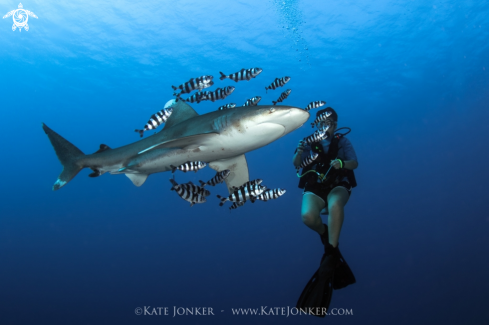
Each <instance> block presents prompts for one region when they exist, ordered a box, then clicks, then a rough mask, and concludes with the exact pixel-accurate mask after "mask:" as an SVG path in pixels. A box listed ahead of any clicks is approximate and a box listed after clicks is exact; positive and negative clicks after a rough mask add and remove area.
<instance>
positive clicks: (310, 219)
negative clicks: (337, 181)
mask: <svg viewBox="0 0 489 325" xmlns="http://www.w3.org/2000/svg"><path fill="white" fill-rule="evenodd" d="M325 206H326V203H325V202H324V200H323V199H321V198H320V197H319V196H317V195H315V194H313V193H311V192H306V193H304V195H303V196H302V208H301V215H302V222H304V224H305V225H306V226H308V227H309V228H311V229H312V230H314V231H316V232H317V233H318V234H320V235H321V234H323V233H324V231H325V230H326V227H324V225H323V222H322V220H321V216H320V215H319V212H321V210H322V209H323V208H324V207H325Z"/></svg>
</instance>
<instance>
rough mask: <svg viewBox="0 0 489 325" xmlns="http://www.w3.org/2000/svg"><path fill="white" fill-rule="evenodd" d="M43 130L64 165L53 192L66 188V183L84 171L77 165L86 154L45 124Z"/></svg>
mask: <svg viewBox="0 0 489 325" xmlns="http://www.w3.org/2000/svg"><path fill="white" fill-rule="evenodd" d="M42 128H43V130H44V132H46V134H47V135H48V138H49V140H50V141H51V144H52V145H53V148H54V151H55V152H56V155H57V156H58V159H59V161H60V162H61V164H62V165H63V171H62V172H61V174H59V176H58V180H57V181H56V183H54V185H53V191H56V190H59V189H60V188H62V187H63V186H65V185H66V183H68V182H69V181H71V179H72V178H73V177H75V176H76V174H78V172H79V171H80V170H82V169H83V167H82V166H80V165H78V164H77V161H78V160H79V159H80V158H81V157H83V156H85V154H84V153H83V152H81V150H80V149H78V148H77V147H75V146H74V145H72V144H71V143H70V142H69V141H68V140H66V139H65V138H63V137H62V136H60V135H59V134H58V133H56V132H54V131H53V130H51V129H50V128H49V127H47V125H46V124H44V123H43V124H42Z"/></svg>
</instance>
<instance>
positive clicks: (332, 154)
mask: <svg viewBox="0 0 489 325" xmlns="http://www.w3.org/2000/svg"><path fill="white" fill-rule="evenodd" d="M342 137H343V134H340V133H338V134H335V135H334V136H333V139H331V143H330V144H329V148H328V152H324V149H323V145H322V144H321V143H320V142H315V143H313V144H311V151H312V152H315V153H317V154H318V157H317V158H316V160H315V161H314V163H312V164H311V165H309V166H306V167H304V168H303V169H302V173H301V175H304V174H305V173H306V172H308V171H310V170H313V167H314V166H316V167H315V169H314V170H315V171H316V172H317V173H319V174H320V175H324V174H326V173H328V174H327V176H326V177H325V178H324V179H323V181H322V182H320V181H318V179H319V177H318V175H317V174H316V173H308V174H307V175H304V176H303V177H301V178H300V179H299V188H304V187H305V186H306V183H309V184H311V183H314V184H318V185H320V186H321V187H334V186H335V185H336V184H338V183H339V182H340V181H341V179H343V178H344V177H347V178H348V182H349V183H350V185H351V187H356V186H357V181H356V179H355V173H354V172H353V170H351V169H345V168H341V169H336V168H331V169H330V170H329V172H328V169H329V167H330V163H331V160H335V159H336V158H337V157H338V151H339V150H340V147H339V142H340V139H341V138H342Z"/></svg>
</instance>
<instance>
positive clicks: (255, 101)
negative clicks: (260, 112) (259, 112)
mask: <svg viewBox="0 0 489 325" xmlns="http://www.w3.org/2000/svg"><path fill="white" fill-rule="evenodd" d="M260 100H261V96H256V97H253V98H250V99H248V100H247V101H246V102H245V103H244V104H243V106H256V105H258V103H259V102H260Z"/></svg>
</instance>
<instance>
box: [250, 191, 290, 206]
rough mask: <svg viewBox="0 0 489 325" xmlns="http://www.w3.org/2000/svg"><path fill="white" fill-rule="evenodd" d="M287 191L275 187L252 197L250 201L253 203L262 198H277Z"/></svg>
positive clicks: (263, 199) (266, 199)
mask: <svg viewBox="0 0 489 325" xmlns="http://www.w3.org/2000/svg"><path fill="white" fill-rule="evenodd" d="M285 192H286V191H285V190H284V189H283V188H275V189H272V190H266V191H264V192H263V193H262V194H260V195H257V196H253V197H251V198H250V201H251V202H252V203H255V201H256V200H261V201H268V200H275V199H276V198H279V197H281V196H282V195H284V194H285Z"/></svg>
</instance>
